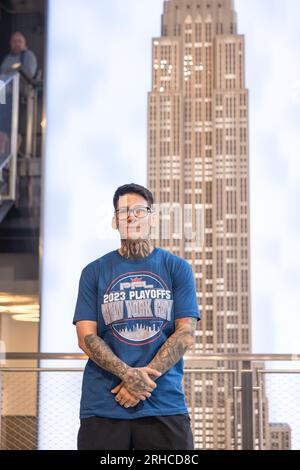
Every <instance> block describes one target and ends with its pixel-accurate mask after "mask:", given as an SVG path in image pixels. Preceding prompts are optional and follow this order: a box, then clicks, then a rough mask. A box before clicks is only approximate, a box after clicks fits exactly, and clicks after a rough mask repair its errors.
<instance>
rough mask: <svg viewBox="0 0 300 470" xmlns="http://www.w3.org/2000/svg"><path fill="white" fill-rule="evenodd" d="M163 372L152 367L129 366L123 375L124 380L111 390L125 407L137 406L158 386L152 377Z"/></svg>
mask: <svg viewBox="0 0 300 470" xmlns="http://www.w3.org/2000/svg"><path fill="white" fill-rule="evenodd" d="M150 376H152V377H153V378H158V377H160V376H161V373H160V372H158V371H157V370H155V369H152V368H151V367H148V366H146V367H129V368H128V369H127V371H126V372H125V373H124V375H123V376H122V377H121V379H122V382H121V383H120V384H119V385H117V386H116V387H115V388H113V389H112V390H111V392H112V393H114V394H116V396H115V400H116V401H117V402H118V403H119V405H121V406H124V407H125V408H129V407H133V406H136V405H137V404H138V403H139V402H140V400H146V399H147V398H149V397H150V396H151V393H152V392H153V390H154V389H155V388H156V383H155V382H154V380H152V378H151V377H150Z"/></svg>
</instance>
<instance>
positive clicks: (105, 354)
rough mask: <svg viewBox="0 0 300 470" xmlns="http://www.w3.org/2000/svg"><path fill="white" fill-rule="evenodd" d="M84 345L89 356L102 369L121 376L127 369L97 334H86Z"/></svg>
mask: <svg viewBox="0 0 300 470" xmlns="http://www.w3.org/2000/svg"><path fill="white" fill-rule="evenodd" d="M84 342H85V345H86V347H87V349H88V351H89V357H90V358H91V359H92V360H93V361H94V362H95V363H96V364H97V365H98V366H99V367H102V369H105V370H107V371H108V372H111V373H112V374H114V375H117V376H118V377H120V379H122V378H123V376H124V374H125V373H126V372H127V370H128V369H129V366H128V365H127V364H125V362H123V361H121V359H119V358H118V357H117V356H116V355H115V354H114V353H113V352H112V350H111V349H110V348H109V347H108V345H107V344H106V343H105V341H103V339H101V338H99V336H97V335H94V334H92V335H86V336H85V337H84Z"/></svg>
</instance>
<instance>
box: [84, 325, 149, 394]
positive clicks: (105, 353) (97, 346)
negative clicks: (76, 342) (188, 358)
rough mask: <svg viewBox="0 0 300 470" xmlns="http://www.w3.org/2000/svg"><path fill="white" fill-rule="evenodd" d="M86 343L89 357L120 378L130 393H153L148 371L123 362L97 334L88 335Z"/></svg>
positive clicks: (85, 339)
mask: <svg viewBox="0 0 300 470" xmlns="http://www.w3.org/2000/svg"><path fill="white" fill-rule="evenodd" d="M84 342H85V346H86V348H87V353H88V356H89V357H90V358H91V359H92V360H93V361H94V362H95V363H96V364H97V365H98V366H99V367H102V369H105V370H107V371H108V372H111V373H112V374H114V375H116V376H117V377H119V378H120V379H121V380H122V381H123V383H124V385H125V386H126V388H127V390H128V391H129V392H133V393H136V394H140V393H142V392H148V391H152V389H153V387H152V386H151V382H152V381H151V380H150V379H149V374H148V373H147V371H145V370H143V368H133V367H130V366H128V365H127V364H126V363H125V362H123V361H121V359H119V358H118V357H117V356H116V355H115V354H114V353H113V352H112V350H111V349H110V348H109V346H108V345H107V344H106V343H105V341H103V339H101V338H100V337H99V336H97V335H95V334H90V335H86V336H85V337H84ZM152 372H153V371H152ZM153 385H154V384H153Z"/></svg>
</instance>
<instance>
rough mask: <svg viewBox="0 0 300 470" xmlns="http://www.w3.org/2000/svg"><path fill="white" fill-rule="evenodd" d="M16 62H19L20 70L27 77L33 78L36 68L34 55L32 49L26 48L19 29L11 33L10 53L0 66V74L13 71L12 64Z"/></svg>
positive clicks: (24, 39)
mask: <svg viewBox="0 0 300 470" xmlns="http://www.w3.org/2000/svg"><path fill="white" fill-rule="evenodd" d="M16 64H21V70H22V71H23V72H24V73H25V74H26V75H27V76H28V77H29V78H35V76H36V73H37V68H38V64H37V60H36V57H35V55H34V53H33V52H32V51H30V50H29V49H27V45H26V38H25V36H24V35H23V34H22V33H20V32H19V31H17V32H15V33H13V34H12V35H11V38H10V53H9V54H8V55H7V56H6V57H5V58H4V60H3V62H2V64H1V66H0V74H1V76H3V75H9V74H11V73H13V71H14V70H13V66H14V65H16Z"/></svg>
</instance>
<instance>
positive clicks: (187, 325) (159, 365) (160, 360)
mask: <svg viewBox="0 0 300 470" xmlns="http://www.w3.org/2000/svg"><path fill="white" fill-rule="evenodd" d="M175 325H176V329H175V332H174V333H173V334H172V335H171V336H170V337H169V338H168V339H167V341H166V342H165V343H164V344H163V345H162V347H161V348H160V349H159V350H158V352H157V354H156V355H155V356H154V358H153V359H152V361H151V362H150V364H148V366H149V367H152V368H153V369H156V370H158V371H159V372H161V373H162V374H164V373H165V372H166V371H167V370H169V369H170V368H171V367H173V366H174V365H175V364H177V362H178V361H179V360H180V359H181V358H182V356H183V355H184V354H185V352H186V351H187V350H188V349H189V347H190V346H191V345H192V344H193V343H194V336H195V330H196V326H197V319H196V318H185V319H181V320H180V322H179V321H177V322H176V321H175ZM151 378H152V380H156V378H157V377H153V376H151Z"/></svg>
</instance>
